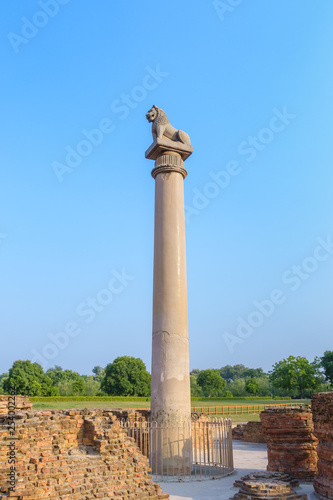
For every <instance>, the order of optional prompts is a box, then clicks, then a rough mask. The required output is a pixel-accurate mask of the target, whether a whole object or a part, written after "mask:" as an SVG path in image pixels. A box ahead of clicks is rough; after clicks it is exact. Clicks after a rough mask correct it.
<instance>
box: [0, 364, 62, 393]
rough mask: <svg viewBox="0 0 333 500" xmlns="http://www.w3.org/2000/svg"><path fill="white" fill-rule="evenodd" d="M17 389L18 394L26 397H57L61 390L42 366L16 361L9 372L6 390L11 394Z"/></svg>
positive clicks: (5, 385) (5, 384)
mask: <svg viewBox="0 0 333 500" xmlns="http://www.w3.org/2000/svg"><path fill="white" fill-rule="evenodd" d="M10 387H15V390H16V394H21V395H26V396H57V395H58V394H59V390H58V388H57V387H54V385H53V383H52V380H51V379H50V377H48V376H47V375H46V374H45V373H44V370H43V368H42V367H41V365H39V364H38V363H31V361H20V360H18V361H15V362H14V363H13V366H12V367H11V368H10V370H9V376H8V378H7V379H6V380H5V382H4V389H5V390H6V391H7V392H9V388H10Z"/></svg>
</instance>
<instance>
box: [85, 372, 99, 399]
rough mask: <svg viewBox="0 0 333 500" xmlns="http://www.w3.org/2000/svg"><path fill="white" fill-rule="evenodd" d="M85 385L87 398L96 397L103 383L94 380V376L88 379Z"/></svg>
mask: <svg viewBox="0 0 333 500" xmlns="http://www.w3.org/2000/svg"><path fill="white" fill-rule="evenodd" d="M84 385H85V388H84V395H85V396H96V395H97V393H98V391H99V389H100V387H101V383H100V382H99V381H98V380H94V377H93V376H90V377H87V378H86V380H85V383H84Z"/></svg>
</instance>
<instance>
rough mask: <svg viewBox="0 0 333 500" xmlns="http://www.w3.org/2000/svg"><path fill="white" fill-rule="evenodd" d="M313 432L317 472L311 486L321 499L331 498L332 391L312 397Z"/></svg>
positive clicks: (332, 458) (332, 452)
mask: <svg viewBox="0 0 333 500" xmlns="http://www.w3.org/2000/svg"><path fill="white" fill-rule="evenodd" d="M312 412H313V421H314V433H315V435H316V436H317V438H318V439H319V444H318V447H317V453H318V474H317V475H316V477H315V478H314V481H313V486H314V489H315V491H316V493H317V495H318V496H319V497H320V498H322V499H327V498H329V499H333V392H320V393H318V394H314V395H313V397H312Z"/></svg>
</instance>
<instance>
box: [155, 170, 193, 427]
mask: <svg viewBox="0 0 333 500" xmlns="http://www.w3.org/2000/svg"><path fill="white" fill-rule="evenodd" d="M183 183H184V181H183V175H182V173H180V172H178V171H171V172H163V171H162V172H161V173H158V174H157V175H156V178H155V238H154V295H153V345H152V384H151V389H152V392H151V414H152V419H153V420H155V421H158V422H159V423H165V424H168V425H170V424H171V423H172V424H177V425H178V424H182V423H183V422H184V421H189V419H190V414H191V401H190V377H189V347H188V320H187V284H186V248H185V215H184V187H183Z"/></svg>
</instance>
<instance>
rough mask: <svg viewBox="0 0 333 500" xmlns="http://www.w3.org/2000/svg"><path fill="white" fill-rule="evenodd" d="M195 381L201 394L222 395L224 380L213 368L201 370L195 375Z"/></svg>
mask: <svg viewBox="0 0 333 500" xmlns="http://www.w3.org/2000/svg"><path fill="white" fill-rule="evenodd" d="M197 383H198V385H200V387H201V389H202V392H203V394H204V395H205V396H208V397H210V396H219V395H222V393H223V390H224V388H225V386H226V381H225V380H224V379H223V378H222V377H221V375H220V371H219V370H217V369H215V368H210V369H208V370H202V371H201V372H200V373H199V375H198V377H197Z"/></svg>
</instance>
